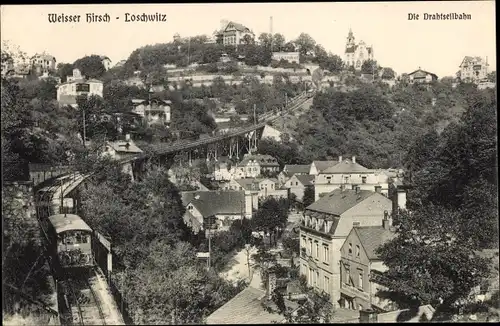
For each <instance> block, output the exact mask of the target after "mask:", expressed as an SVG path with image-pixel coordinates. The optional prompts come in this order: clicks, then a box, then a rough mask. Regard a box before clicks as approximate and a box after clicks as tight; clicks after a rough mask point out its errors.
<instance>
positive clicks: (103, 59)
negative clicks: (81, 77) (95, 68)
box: [101, 55, 111, 70]
mask: <svg viewBox="0 0 500 326" xmlns="http://www.w3.org/2000/svg"><path fill="white" fill-rule="evenodd" d="M101 62H102V65H103V66H104V69H106V70H109V69H111V59H110V58H108V57H107V56H105V55H101Z"/></svg>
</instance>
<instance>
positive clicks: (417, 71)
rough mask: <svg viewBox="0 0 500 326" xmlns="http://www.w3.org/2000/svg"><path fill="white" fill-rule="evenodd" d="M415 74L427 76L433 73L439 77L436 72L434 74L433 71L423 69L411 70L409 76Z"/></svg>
mask: <svg viewBox="0 0 500 326" xmlns="http://www.w3.org/2000/svg"><path fill="white" fill-rule="evenodd" d="M411 75H415V76H414V77H413V78H425V77H426V76H427V75H431V76H432V77H434V78H436V79H437V78H438V76H437V75H436V74H433V73H432V72H428V71H425V70H422V69H417V70H415V71H413V72H410V73H409V74H408V76H411Z"/></svg>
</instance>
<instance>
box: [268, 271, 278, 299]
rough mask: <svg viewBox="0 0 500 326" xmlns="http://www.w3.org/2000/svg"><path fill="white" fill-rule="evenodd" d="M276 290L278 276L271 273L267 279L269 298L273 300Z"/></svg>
mask: <svg viewBox="0 0 500 326" xmlns="http://www.w3.org/2000/svg"><path fill="white" fill-rule="evenodd" d="M275 289H276V274H275V273H274V272H269V274H268V277H267V298H268V299H269V300H271V297H272V295H273V292H274V290H275Z"/></svg>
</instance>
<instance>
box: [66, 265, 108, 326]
mask: <svg viewBox="0 0 500 326" xmlns="http://www.w3.org/2000/svg"><path fill="white" fill-rule="evenodd" d="M97 277H99V275H98V272H96V271H95V270H91V271H90V275H85V274H84V275H82V274H80V275H69V274H67V275H66V279H65V281H64V287H65V290H66V291H65V292H66V294H65V300H66V304H67V306H68V307H69V309H68V312H69V315H70V316H71V317H70V318H68V319H69V320H68V319H67V320H66V323H67V324H69V325H106V318H107V316H106V315H105V314H104V310H103V303H102V302H101V299H100V297H99V295H98V293H97V292H98V291H99V289H98V287H99V282H98V281H97V279H96V278H97Z"/></svg>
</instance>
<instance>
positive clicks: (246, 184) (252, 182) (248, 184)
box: [234, 178, 263, 190]
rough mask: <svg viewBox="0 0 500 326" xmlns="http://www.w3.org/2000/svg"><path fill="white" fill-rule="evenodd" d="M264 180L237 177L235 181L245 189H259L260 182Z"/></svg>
mask: <svg viewBox="0 0 500 326" xmlns="http://www.w3.org/2000/svg"><path fill="white" fill-rule="evenodd" d="M262 180H263V179H256V178H244V179H236V180H234V181H236V182H237V183H238V184H239V185H240V186H241V187H242V188H243V189H245V190H259V183H260V182H261V181H262ZM252 186H253V188H252Z"/></svg>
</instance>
